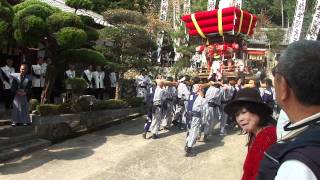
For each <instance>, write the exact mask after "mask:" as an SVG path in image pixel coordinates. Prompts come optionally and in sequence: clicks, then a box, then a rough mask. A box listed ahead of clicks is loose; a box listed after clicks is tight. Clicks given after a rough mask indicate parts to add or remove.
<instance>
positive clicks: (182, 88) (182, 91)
mask: <svg viewBox="0 0 320 180" xmlns="http://www.w3.org/2000/svg"><path fill="white" fill-rule="evenodd" d="M177 91H178V98H183V99H184V100H188V99H189V96H190V91H189V89H188V87H187V85H186V84H184V83H179V85H178V89H177Z"/></svg>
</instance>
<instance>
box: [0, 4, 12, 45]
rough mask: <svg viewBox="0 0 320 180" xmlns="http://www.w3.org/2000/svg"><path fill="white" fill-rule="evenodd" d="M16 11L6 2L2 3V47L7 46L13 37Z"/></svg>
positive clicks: (0, 22) (0, 24)
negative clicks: (12, 29) (12, 27)
mask: <svg viewBox="0 0 320 180" xmlns="http://www.w3.org/2000/svg"><path fill="white" fill-rule="evenodd" d="M13 17H14V11H13V9H12V7H11V5H10V4H8V3H7V1H5V0H1V1H0V47H1V46H4V45H7V44H8V42H9V41H10V39H11V37H12V31H11V24H12V20H13Z"/></svg>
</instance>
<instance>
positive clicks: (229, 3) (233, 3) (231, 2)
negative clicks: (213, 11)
mask: <svg viewBox="0 0 320 180" xmlns="http://www.w3.org/2000/svg"><path fill="white" fill-rule="evenodd" d="M241 6H242V0H220V1H219V9H222V8H227V7H237V8H240V9H241Z"/></svg>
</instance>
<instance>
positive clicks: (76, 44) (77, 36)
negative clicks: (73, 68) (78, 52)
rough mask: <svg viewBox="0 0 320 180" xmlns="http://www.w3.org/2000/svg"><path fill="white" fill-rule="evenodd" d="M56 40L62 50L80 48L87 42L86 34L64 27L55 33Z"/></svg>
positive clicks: (76, 29) (82, 31) (79, 30)
mask: <svg viewBox="0 0 320 180" xmlns="http://www.w3.org/2000/svg"><path fill="white" fill-rule="evenodd" d="M56 39H57V43H58V45H59V46H61V47H62V48H68V49H69V48H70V49H72V48H80V47H81V46H82V45H83V44H84V43H85V42H86V41H87V34H86V32H85V31H84V30H82V29H78V28H74V27H65V28H62V29H60V30H59V31H58V32H57V33H56Z"/></svg>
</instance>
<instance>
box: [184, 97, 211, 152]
mask: <svg viewBox="0 0 320 180" xmlns="http://www.w3.org/2000/svg"><path fill="white" fill-rule="evenodd" d="M205 104H206V99H205V98H203V97H201V96H199V95H198V96H197V97H196V100H195V101H194V103H193V106H192V111H193V112H199V113H200V114H201V117H195V116H192V119H191V122H190V129H189V130H188V136H187V139H186V145H187V147H192V146H193V145H194V144H195V143H196V138H197V137H198V134H199V133H200V127H201V121H202V117H203V115H204V105H205Z"/></svg>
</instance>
